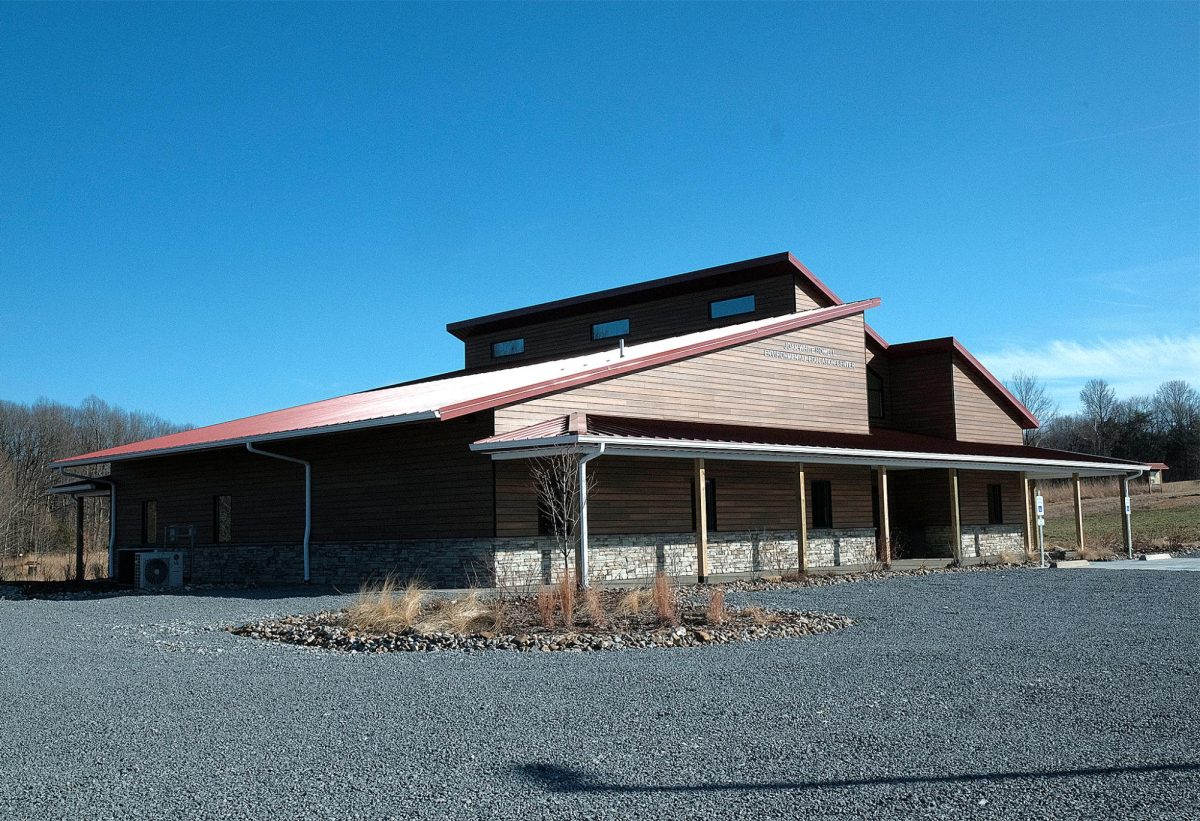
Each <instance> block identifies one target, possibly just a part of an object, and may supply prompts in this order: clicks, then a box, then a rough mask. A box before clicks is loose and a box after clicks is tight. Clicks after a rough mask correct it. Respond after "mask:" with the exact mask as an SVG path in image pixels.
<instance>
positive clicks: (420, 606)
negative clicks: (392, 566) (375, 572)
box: [346, 576, 429, 633]
mask: <svg viewBox="0 0 1200 821" xmlns="http://www.w3.org/2000/svg"><path fill="white" fill-rule="evenodd" d="M399 589H400V588H399V584H398V582H397V581H396V579H395V577H393V576H387V577H385V578H384V580H383V581H382V582H380V583H379V584H378V585H364V586H363V588H362V589H361V590H360V591H359V593H358V599H357V600H356V601H355V602H354V604H352V605H350V607H349V608H347V610H346V624H347V626H349V627H355V628H357V629H359V630H370V631H373V632H377V633H390V632H397V631H401V630H411V629H412V628H413V627H414V626H415V625H416V624H417V623H418V622H419V621H420V619H421V614H422V612H423V610H424V608H425V602H426V600H427V599H428V598H429V591H428V590H427V589H426V588H425V586H424V585H422V584H421V583H420V582H419V581H417V580H415V579H414V580H411V581H409V582H408V584H407V585H405V587H404V590H403V592H399Z"/></svg>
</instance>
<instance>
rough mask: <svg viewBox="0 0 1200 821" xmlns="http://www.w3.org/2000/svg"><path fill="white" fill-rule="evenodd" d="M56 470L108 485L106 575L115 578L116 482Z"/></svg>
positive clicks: (66, 474)
mask: <svg viewBox="0 0 1200 821" xmlns="http://www.w3.org/2000/svg"><path fill="white" fill-rule="evenodd" d="M57 470H58V472H59V475H61V476H70V477H71V478H72V479H85V480H87V481H89V482H101V483H103V484H106V485H108V577H109V578H110V579H112V578H115V577H116V575H117V483H116V482H114V481H113V480H112V479H110V478H104V479H98V478H96V477H95V476H84V475H83V474H82V473H72V472H71V471H69V470H66V469H65V468H57Z"/></svg>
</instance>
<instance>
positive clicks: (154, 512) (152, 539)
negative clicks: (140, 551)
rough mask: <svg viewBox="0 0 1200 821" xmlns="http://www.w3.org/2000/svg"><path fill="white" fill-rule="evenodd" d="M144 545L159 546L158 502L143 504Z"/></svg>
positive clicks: (149, 501)
mask: <svg viewBox="0 0 1200 821" xmlns="http://www.w3.org/2000/svg"><path fill="white" fill-rule="evenodd" d="M142 544H158V502H157V501H155V500H154V499H149V500H147V501H145V502H142Z"/></svg>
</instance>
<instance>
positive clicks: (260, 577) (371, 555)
mask: <svg viewBox="0 0 1200 821" xmlns="http://www.w3.org/2000/svg"><path fill="white" fill-rule="evenodd" d="M808 555H809V565H810V566H811V567H838V566H842V565H863V564H870V563H872V562H874V561H876V547H875V530H874V528H839V529H834V530H811V531H809V536H808ZM708 556H709V573H710V574H712V575H714V576H719V575H731V574H744V573H762V574H775V573H783V572H787V571H790V570H796V569H798V567H799V562H798V557H797V554H796V533H795V531H794V530H793V531H763V532H755V533H746V532H744V531H743V532H740V533H713V534H710V536H709V543H708ZM589 558H590V576H591V578H592V579H594V580H596V581H631V580H642V579H652V578H653V577H654V576H655V575H656V574H657V573H659V572H663V573H666V574H667V575H670V576H685V577H686V576H695V575H696V543H695V536H694V534H692V533H662V534H641V535H626V536H609V535H601V536H593V537H592V538H591V540H590V551H589ZM310 562H311V567H312V573H311V575H312V581H313V583H315V584H321V585H334V586H340V587H345V588H347V589H353V588H355V587H357V586H358V585H360V584H362V583H363V582H364V581H367V580H369V579H379V578H382V577H384V576H386V575H389V574H390V575H394V576H397V577H400V578H411V577H420V578H421V579H423V580H424V582H425V583H426V584H428V585H430V586H432V587H466V586H471V585H478V586H482V587H493V586H501V587H526V586H533V585H539V584H545V583H552V582H554V581H557V580H558V579H560V578H561V577H562V574H563V571H564V566H566V567H572V568H573V567H574V563H575V551H574V550H573V549H572V550H570V551H569V552H568V554H567V556H566V557H565V561H564V556H563V555H562V553H561V552H559V551H558V549H557V548H556V546H555V545H554V544H553V542H552V541H550V540H549V539H543V538H528V539H521V538H505V539H424V540H419V541H392V542H353V543H328V542H318V543H314V544H312V545H311V548H310ZM186 575H187V577H188V579H189V581H190V582H191V583H193V584H290V583H299V582H302V581H303V555H302V550H301V546H300V545H298V544H284V545H198V546H196V547H195V548H193V549H192V550H191V551H190V556H189V557H188V563H187V568H186Z"/></svg>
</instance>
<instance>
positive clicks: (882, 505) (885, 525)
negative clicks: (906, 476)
mask: <svg viewBox="0 0 1200 821" xmlns="http://www.w3.org/2000/svg"><path fill="white" fill-rule="evenodd" d="M879 538H880V539H881V540H882V543H883V563H884V564H885V565H890V564H891V563H892V524H891V519H890V518H889V517H888V472H887V468H886V467H885V466H883V465H880V466H879Z"/></svg>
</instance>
